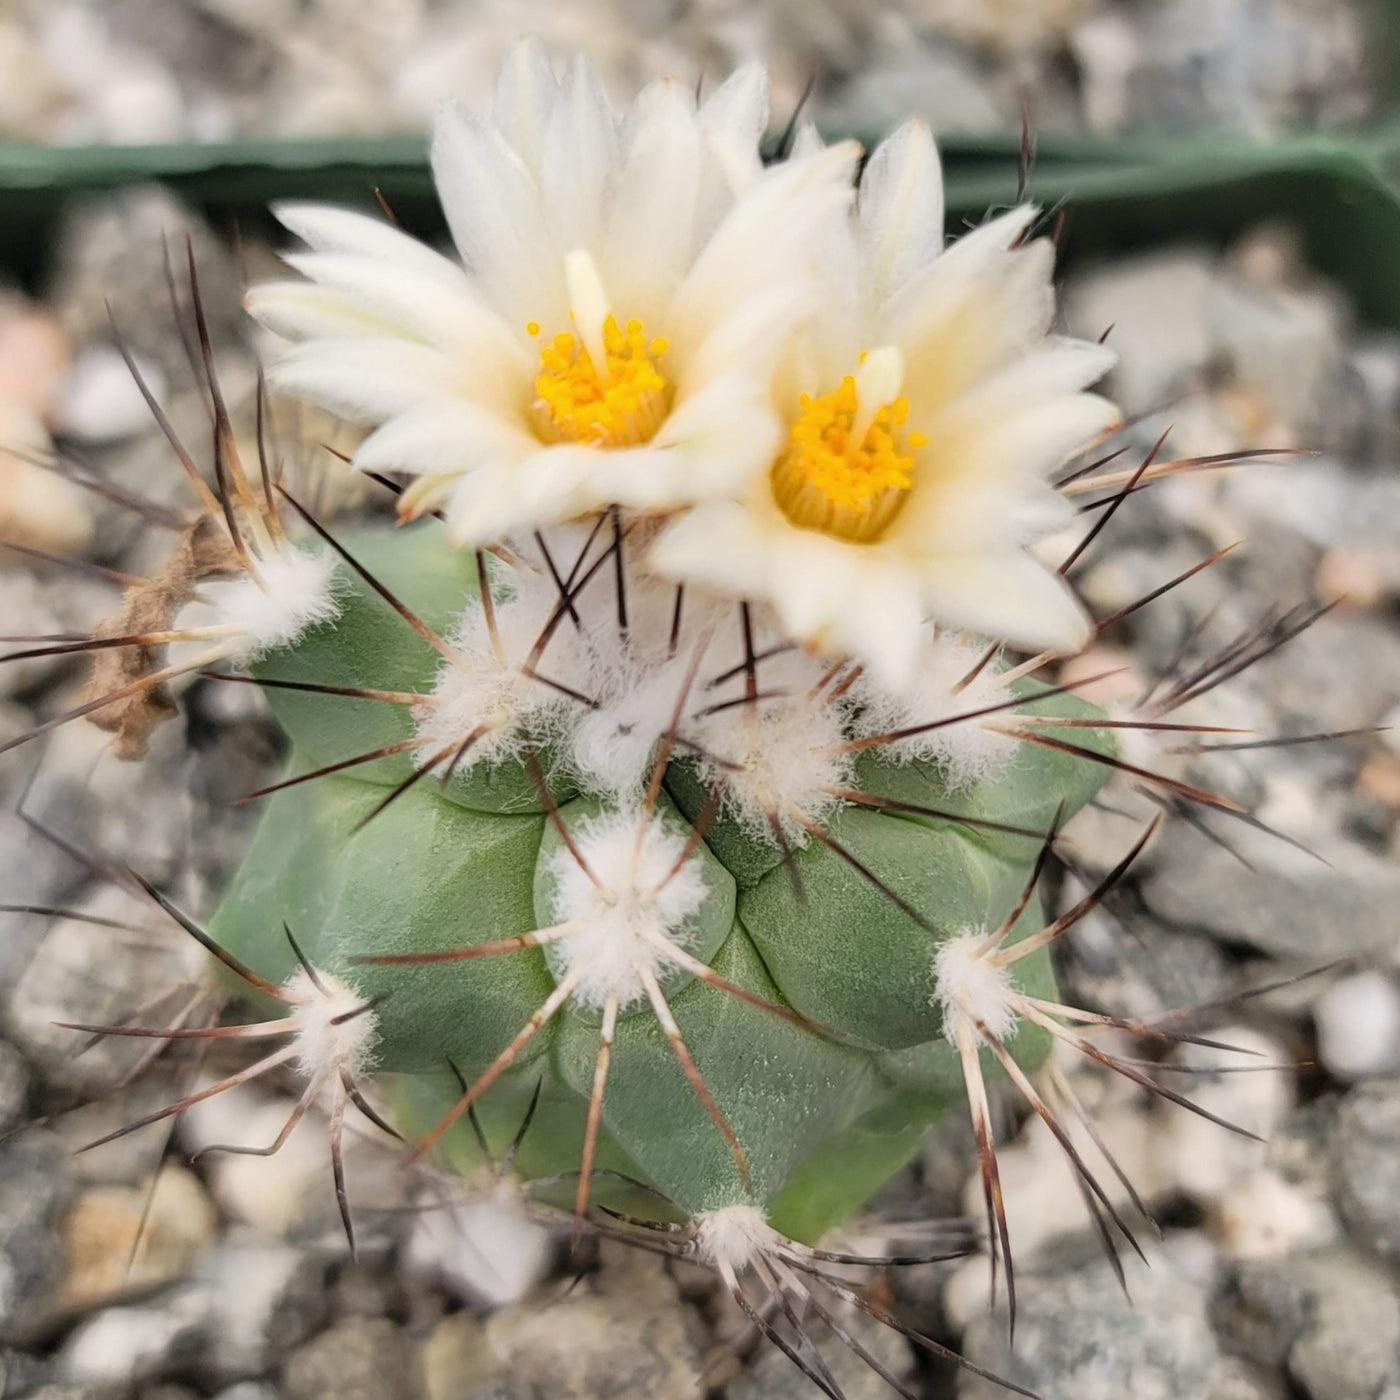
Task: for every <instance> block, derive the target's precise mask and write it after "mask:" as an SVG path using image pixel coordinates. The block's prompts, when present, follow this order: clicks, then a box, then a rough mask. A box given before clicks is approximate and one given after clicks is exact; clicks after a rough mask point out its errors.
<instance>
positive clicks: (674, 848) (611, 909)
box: [548, 811, 706, 1009]
mask: <svg viewBox="0 0 1400 1400" xmlns="http://www.w3.org/2000/svg"><path fill="white" fill-rule="evenodd" d="M645 820H646V824H645V826H644V827H642V828H641V840H640V842H638V839H637V833H638V828H639V823H640V822H641V821H642V817H641V816H640V814H639V813H638V812H636V811H620V812H608V813H606V814H604V815H601V816H595V817H587V818H585V819H584V820H583V821H581V822H580V823H579V824H578V826H577V827H576V828H574V830H573V831H572V832H571V833H570V834H571V835H572V837H573V840H574V844H575V845H576V846H577V847H578V850H579V853H580V854H581V855H582V856H583V858H584V860H586V861H587V862H588V867H589V869H590V870H591V871H592V872H593V875H594V876H595V877H596V879H597V881H598V883H597V884H596V885H595V884H594V883H593V880H591V879H589V877H588V875H587V874H586V873H585V872H584V870H583V868H582V867H581V866H580V865H579V863H578V861H577V860H575V859H574V856H573V853H572V852H571V851H569V850H568V849H567V848H562V847H561V848H560V849H559V850H558V851H556V852H555V853H554V855H553V856H552V857H551V859H550V862H549V866H548V869H549V873H550V875H551V876H552V877H553V879H554V897H553V904H554V917H555V919H556V920H558V921H559V922H560V923H565V922H569V923H573V922H577V923H579V924H581V925H582V928H581V929H580V931H579V932H577V933H575V934H572V935H571V936H570V937H568V938H565V939H563V940H562V941H560V942H559V943H558V944H556V945H555V947H556V948H557V949H558V956H559V958H560V960H561V962H562V963H563V965H564V968H565V970H566V972H573V971H575V970H577V969H582V972H583V980H582V981H581V982H580V983H579V985H578V988H577V989H576V991H575V992H574V996H575V998H576V999H577V1000H578V1001H579V1002H580V1003H582V1004H583V1005H586V1006H590V1007H593V1008H595V1009H601V1007H602V1006H603V1004H604V1003H605V1002H607V1001H608V1000H609V999H610V998H611V997H616V998H617V999H618V1002H619V1004H620V1005H622V1006H624V1007H625V1006H628V1005H630V1004H631V1003H632V1002H634V1001H637V1000H639V999H640V998H641V997H643V996H645V995H646V986H645V984H644V981H643V975H644V974H645V973H646V972H651V973H653V974H655V975H657V976H660V975H661V974H662V973H664V972H667V971H669V970H670V969H671V968H672V967H673V966H674V964H673V963H672V962H671V960H670V959H669V958H667V957H666V954H665V952H664V951H663V950H661V949H659V948H657V947H656V946H655V944H654V943H653V942H650V941H648V940H649V939H653V938H655V937H657V936H659V937H660V938H663V939H665V940H666V941H667V942H669V943H673V944H675V945H676V946H677V947H685V946H686V945H687V944H688V943H689V942H690V941H691V939H692V937H693V934H694V928H693V925H692V918H693V916H694V915H695V913H696V911H697V910H698V909H699V908H700V906H701V905H702V904H703V903H704V901H705V893H706V890H705V878H704V875H703V874H702V871H701V865H700V861H699V860H698V859H697V858H696V857H695V856H694V855H692V856H691V857H690V858H689V859H688V860H687V861H686V862H685V864H684V865H683V866H681V868H680V869H679V870H678V871H677V872H676V874H675V875H674V876H672V875H671V870H672V868H673V867H674V866H675V864H676V862H677V860H679V859H680V856H681V853H682V852H683V851H684V850H685V845H686V837H685V835H684V834H683V833H682V832H680V831H676V830H673V829H671V828H670V827H668V826H666V825H665V823H663V822H662V820H661V819H660V818H659V817H658V816H656V815H654V814H653V815H652V816H650V817H648V818H646V819H645ZM668 877H670V878H668ZM663 882H664V886H663ZM658 887H660V888H658Z"/></svg>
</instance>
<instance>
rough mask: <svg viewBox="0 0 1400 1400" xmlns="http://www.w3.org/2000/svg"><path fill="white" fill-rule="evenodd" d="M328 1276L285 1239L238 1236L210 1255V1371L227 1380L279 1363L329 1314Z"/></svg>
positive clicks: (203, 1278) (206, 1363)
mask: <svg viewBox="0 0 1400 1400" xmlns="http://www.w3.org/2000/svg"><path fill="white" fill-rule="evenodd" d="M324 1278H325V1266H324V1265H323V1264H321V1263H320V1262H319V1261H317V1260H316V1259H314V1258H312V1257H311V1256H309V1255H305V1254H302V1253H301V1252H300V1251H299V1250H295V1249H292V1248H289V1247H288V1246H285V1245H277V1244H261V1243H257V1242H254V1241H248V1242H242V1241H239V1240H237V1239H235V1240H231V1241H229V1242H226V1243H224V1244H222V1245H220V1246H219V1247H218V1248H217V1249H215V1250H212V1251H211V1252H210V1253H209V1254H207V1255H205V1257H204V1259H203V1260H202V1261H201V1264H200V1269H199V1279H200V1283H201V1284H202V1286H203V1288H204V1290H205V1292H206V1295H207V1307H208V1327H209V1334H210V1344H209V1348H208V1350H207V1351H206V1353H205V1354H204V1356H203V1357H202V1358H201V1365H202V1368H203V1371H204V1373H205V1374H206V1375H207V1377H208V1378H209V1379H211V1380H213V1381H215V1382H216V1383H223V1384H227V1383H228V1382H230V1381H235V1380H243V1379H247V1378H251V1377H254V1376H259V1375H264V1374H266V1373H267V1372H268V1371H269V1370H271V1369H272V1367H274V1366H276V1365H277V1364H278V1363H279V1362H280V1361H281V1360H282V1359H283V1357H285V1356H286V1355H287V1353H288V1352H290V1351H291V1350H292V1349H293V1348H294V1347H296V1346H298V1345H299V1344H300V1343H302V1342H303V1341H305V1340H306V1339H307V1338H308V1337H309V1336H310V1335H311V1334H312V1333H313V1332H315V1330H316V1328H317V1326H318V1325H319V1324H320V1322H321V1320H322V1318H323V1317H324V1316H325V1311H326V1298H325V1292H324Z"/></svg>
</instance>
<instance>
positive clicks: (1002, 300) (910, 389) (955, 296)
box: [884, 216, 1055, 427]
mask: <svg viewBox="0 0 1400 1400" xmlns="http://www.w3.org/2000/svg"><path fill="white" fill-rule="evenodd" d="M1008 217H1009V216H1008ZM988 227H991V225H989V226H988ZM969 236H970V237H976V235H975V234H974V235H969ZM957 246H958V245H957V244H954V245H953V247H954V249H956V248H957ZM951 257H952V254H951V253H945V254H944V255H943V256H942V257H940V258H938V259H937V260H936V261H935V262H934V263H933V265H932V266H931V268H930V269H929V271H928V272H927V273H926V274H925V275H924V276H922V277H920V278H918V279H917V281H916V283H915V284H913V285H912V286H910V287H909V288H907V289H906V291H905V293H904V294H903V295H901V296H899V297H896V298H895V302H894V306H895V309H894V310H893V311H892V314H891V316H890V318H889V322H888V325H887V327H886V329H885V331H884V335H885V336H887V337H888V338H889V340H890V341H891V342H892V343H894V344H896V345H898V346H899V347H900V349H901V350H903V351H904V358H905V362H906V364H907V365H908V375H907V377H906V379H905V394H906V396H907V397H908V399H909V402H910V405H911V409H912V410H914V411H913V413H912V415H911V416H912V417H913V418H922V417H923V416H927V415H929V414H932V413H935V412H937V411H938V410H940V409H942V408H943V407H944V406H945V405H947V404H949V403H951V402H952V401H953V400H954V399H955V398H956V397H957V396H958V395H959V394H962V393H964V392H965V391H966V390H968V389H969V388H971V387H972V386H973V385H974V384H976V383H978V382H979V381H980V380H983V379H985V378H986V377H987V376H989V375H991V374H994V373H996V372H997V371H999V370H1001V369H1004V368H1005V367H1006V366H1008V365H1010V364H1011V363H1013V362H1014V361H1015V360H1016V359H1017V358H1018V357H1019V356H1021V355H1024V354H1025V353H1027V352H1028V351H1030V350H1032V349H1034V348H1035V347H1036V346H1038V345H1039V344H1040V343H1041V341H1042V340H1043V339H1044V337H1045V335H1046V333H1047V332H1048V331H1049V329H1050V325H1051V322H1052V321H1053V319H1054V315H1055V290H1054V286H1053V283H1052V282H1051V274H1052V272H1053V263H1054V250H1053V249H1052V248H1051V247H1050V245H1049V244H1048V242H1047V241H1046V240H1044V239H1040V240H1037V241H1036V242H1034V243H1030V244H1027V245H1026V246H1025V247H1024V248H1018V249H1016V250H1014V251H1012V252H1006V251H995V252H993V254H992V255H991V256H990V257H989V258H988V259H987V260H985V261H982V260H980V259H979V260H968V261H965V262H963V263H961V264H959V265H957V266H956V267H954V268H952V270H951V271H950V270H949V269H948V268H947V267H946V266H945V264H947V263H949V262H950V260H951ZM913 426H919V427H922V426H923V424H922V422H921V421H920V422H919V423H917V424H913Z"/></svg>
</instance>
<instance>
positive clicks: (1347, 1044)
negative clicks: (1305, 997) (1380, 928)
mask: <svg viewBox="0 0 1400 1400" xmlns="http://www.w3.org/2000/svg"><path fill="white" fill-rule="evenodd" d="M1313 1015H1314V1017H1315V1019H1316V1022H1317V1046H1318V1056H1319V1058H1320V1059H1321V1060H1322V1063H1323V1066H1324V1067H1325V1068H1326V1070H1327V1071H1328V1073H1329V1074H1331V1075H1333V1076H1334V1077H1335V1078H1337V1079H1365V1078H1367V1077H1369V1076H1372V1075H1378V1074H1393V1073H1394V1072H1395V1071H1396V1070H1397V1069H1400V987H1397V986H1396V985H1395V980H1394V978H1392V977H1387V976H1385V975H1384V974H1383V973H1380V972H1359V973H1357V974H1355V975H1354V976H1351V977H1342V978H1339V979H1338V980H1337V981H1335V982H1333V983H1332V985H1331V986H1329V987H1327V988H1326V989H1324V990H1323V991H1322V992H1321V993H1320V994H1319V996H1318V998H1317V1001H1316V1003H1315V1004H1314V1007H1313Z"/></svg>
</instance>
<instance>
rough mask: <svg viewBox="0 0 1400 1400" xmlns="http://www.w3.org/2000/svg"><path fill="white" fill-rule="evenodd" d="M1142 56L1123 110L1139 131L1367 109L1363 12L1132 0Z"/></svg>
mask: <svg viewBox="0 0 1400 1400" xmlns="http://www.w3.org/2000/svg"><path fill="white" fill-rule="evenodd" d="M1131 13H1132V14H1133V15H1134V16H1135V19H1136V27H1137V31H1138V32H1137V40H1138V43H1137V47H1136V55H1135V56H1136V58H1137V62H1136V63H1135V64H1133V65H1131V66H1130V67H1129V68H1128V69H1127V71H1126V72H1124V73H1123V75H1122V78H1121V81H1122V85H1123V89H1124V98H1125V100H1124V102H1123V112H1122V115H1123V119H1124V123H1125V125H1127V126H1129V127H1135V128H1137V129H1141V130H1154V131H1160V130H1176V131H1201V130H1208V131H1215V130H1219V129H1221V128H1226V129H1230V130H1234V131H1239V132H1245V133H1249V134H1252V135H1264V134H1266V133H1269V132H1273V131H1283V130H1288V129H1290V128H1292V127H1293V126H1294V125H1295V124H1296V123H1297V122H1299V121H1307V122H1308V123H1320V124H1322V125H1330V124H1332V123H1335V122H1338V121H1341V122H1345V121H1347V120H1354V119H1356V118H1358V117H1360V116H1361V115H1363V114H1364V111H1365V105H1364V104H1365V96H1364V86H1365V85H1364V84H1359V83H1357V82H1356V78H1355V75H1356V73H1357V72H1358V71H1359V69H1360V67H1361V66H1362V65H1363V63H1364V59H1363V51H1364V45H1365V30H1364V28H1363V27H1362V24H1361V19H1360V11H1359V10H1355V9H1353V8H1352V7H1351V6H1345V5H1314V4H1307V3H1298V0H1159V3H1155V4H1152V5H1149V6H1145V7H1142V8H1138V7H1136V6H1134V7H1132V9H1131Z"/></svg>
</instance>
